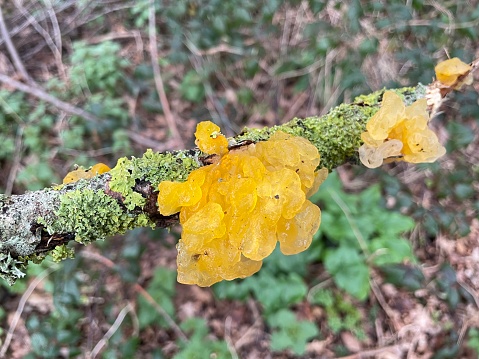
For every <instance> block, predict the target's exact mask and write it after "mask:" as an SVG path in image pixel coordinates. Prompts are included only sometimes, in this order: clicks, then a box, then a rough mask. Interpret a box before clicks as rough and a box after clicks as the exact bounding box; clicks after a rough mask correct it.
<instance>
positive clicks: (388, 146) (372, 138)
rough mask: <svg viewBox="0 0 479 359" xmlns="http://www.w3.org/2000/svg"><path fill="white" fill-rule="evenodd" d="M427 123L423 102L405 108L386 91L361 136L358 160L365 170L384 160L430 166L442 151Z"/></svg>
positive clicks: (377, 165)
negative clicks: (362, 142) (428, 164)
mask: <svg viewBox="0 0 479 359" xmlns="http://www.w3.org/2000/svg"><path fill="white" fill-rule="evenodd" d="M428 123H429V114H428V112H427V103H426V99H419V100H417V101H415V102H414V103H413V104H411V105H410V106H405V105H404V103H403V101H402V99H401V97H400V96H399V95H397V94H396V93H394V92H393V91H386V92H385V93H384V96H383V101H382V105H381V108H380V109H379V111H378V112H376V114H375V115H374V116H373V117H371V119H370V120H369V121H368V123H367V124H366V132H363V133H362V134H361V139H362V140H363V141H364V144H363V145H362V146H361V147H360V148H359V159H360V160H361V162H362V163H363V164H364V165H365V166H366V167H369V168H376V167H379V166H381V165H382V163H383V161H384V160H385V159H392V160H396V161H401V160H402V161H406V162H410V163H423V162H434V161H435V160H437V159H438V158H439V157H441V156H443V155H444V154H445V153H446V149H445V148H444V147H443V146H442V145H441V144H440V143H439V140H438V138H437V136H436V134H435V133H434V132H433V131H432V130H430V129H429V128H428Z"/></svg>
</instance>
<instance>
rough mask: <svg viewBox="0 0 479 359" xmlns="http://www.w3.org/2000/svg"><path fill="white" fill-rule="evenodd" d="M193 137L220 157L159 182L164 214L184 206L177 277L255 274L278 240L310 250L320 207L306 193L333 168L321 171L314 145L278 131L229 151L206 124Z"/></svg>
mask: <svg viewBox="0 0 479 359" xmlns="http://www.w3.org/2000/svg"><path fill="white" fill-rule="evenodd" d="M195 135H196V138H197V144H198V146H200V149H201V150H202V151H204V152H207V153H209V154H219V155H220V157H219V160H218V161H217V162H215V163H213V164H211V165H208V166H204V167H201V168H198V169H197V170H194V171H192V172H191V173H190V175H189V176H188V178H187V180H186V182H183V183H178V182H170V181H163V182H161V183H160V185H159V194H158V207H159V211H160V213H161V214H162V215H169V214H173V213H176V212H180V223H181V224H182V227H183V231H182V237H181V239H180V241H179V243H178V245H177V249H178V258H177V264H178V281H179V282H181V283H185V284H197V285H200V286H210V285H212V284H214V283H216V282H218V281H221V280H224V279H226V280H232V279H234V278H244V277H247V276H250V275H252V274H254V273H255V272H257V271H258V270H259V269H260V268H261V265H262V260H263V259H264V258H266V257H267V256H269V255H270V254H271V252H272V251H273V250H274V248H275V246H276V243H277V242H278V241H279V243H280V249H281V251H282V252H283V253H284V254H296V253H299V252H301V251H304V250H305V249H307V248H308V247H309V245H310V244H311V241H312V237H313V235H314V233H315V232H316V231H317V229H318V227H319V224H320V221H321V211H320V209H319V208H318V207H317V206H316V205H315V204H313V203H311V202H310V201H308V200H307V199H306V198H307V195H310V194H312V192H311V191H314V192H315V191H316V190H317V188H318V187H319V185H320V184H321V183H322V182H323V181H324V180H325V179H326V176H327V173H328V170H327V169H325V168H322V169H320V170H319V171H316V168H317V167H318V166H319V162H320V156H319V152H318V150H317V149H316V147H314V146H313V145H312V144H311V143H310V142H309V141H308V140H306V139H304V138H301V137H296V136H292V135H289V134H286V133H284V132H281V131H277V132H275V133H274V134H273V135H272V136H271V137H270V139H269V140H267V141H262V142H258V143H256V144H250V145H248V146H242V147H240V148H237V149H234V150H231V151H229V150H228V148H227V146H226V144H227V139H226V138H225V137H224V136H223V135H221V134H220V133H219V128H218V127H217V126H216V125H214V124H211V123H209V122H206V123H205V122H202V123H200V124H199V125H198V127H197V131H196V133H195ZM225 146H226V147H225Z"/></svg>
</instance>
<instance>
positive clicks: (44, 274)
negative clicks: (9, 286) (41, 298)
mask: <svg viewBox="0 0 479 359" xmlns="http://www.w3.org/2000/svg"><path fill="white" fill-rule="evenodd" d="M57 269H58V266H55V267H50V268H47V269H45V270H44V271H43V272H42V273H40V274H39V275H38V276H37V277H36V278H35V280H33V281H32V282H31V283H30V285H29V286H28V288H27V290H26V291H25V293H23V295H22V297H21V298H20V301H19V302H18V307H17V310H16V311H15V315H14V317H13V319H12V324H11V325H10V328H8V333H7V336H6V337H5V342H4V343H3V346H2V349H0V358H5V354H6V353H7V350H8V347H9V346H10V342H11V341H12V338H13V333H14V332H15V328H16V327H17V324H18V321H19V320H20V317H21V316H22V312H23V309H24V308H25V304H27V301H28V298H29V297H30V295H31V294H32V293H33V291H34V290H35V288H36V287H37V286H38V285H39V284H40V283H41V282H42V280H44V279H45V278H46V277H47V276H48V275H50V274H51V273H52V272H54V271H56V270H57Z"/></svg>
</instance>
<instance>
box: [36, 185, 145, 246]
mask: <svg viewBox="0 0 479 359" xmlns="http://www.w3.org/2000/svg"><path fill="white" fill-rule="evenodd" d="M55 215H56V219H55V220H54V221H53V222H50V223H48V222H46V221H45V220H44V219H39V221H38V222H39V223H43V224H45V225H46V230H47V231H48V233H50V234H53V233H74V234H75V241H77V242H79V243H83V244H87V243H90V242H92V241H95V240H100V239H104V238H106V237H107V236H112V235H115V234H120V233H125V232H126V231H127V230H129V229H133V228H136V227H141V226H145V225H151V226H154V224H153V223H152V222H151V221H150V220H149V219H148V217H147V216H146V215H144V214H135V213H129V212H125V211H124V209H122V207H121V206H120V204H119V203H118V202H117V201H116V200H115V199H114V198H112V197H110V196H108V195H106V194H105V193H104V192H103V191H102V190H97V191H94V190H91V189H84V190H75V191H71V192H67V193H65V194H64V195H63V196H61V198H60V206H59V208H58V210H56V211H55Z"/></svg>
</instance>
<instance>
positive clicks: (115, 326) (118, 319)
mask: <svg viewBox="0 0 479 359" xmlns="http://www.w3.org/2000/svg"><path fill="white" fill-rule="evenodd" d="M134 311H135V310H134V308H133V305H131V303H128V304H127V305H126V306H125V307H124V308H123V309H122V310H121V311H120V313H119V314H118V316H117V317H116V319H115V322H114V323H113V324H112V326H111V327H110V328H109V329H108V331H107V332H106V333H105V335H104V336H103V338H101V339H100V341H99V342H98V343H97V344H96V345H95V347H94V348H93V350H92V351H91V353H90V354H89V357H90V358H96V356H97V355H98V354H99V353H100V351H101V350H102V349H103V347H104V346H105V345H107V343H108V341H109V340H110V338H111V337H112V336H113V334H115V333H116V331H117V330H118V328H120V325H121V323H123V320H124V319H125V317H126V315H127V314H128V313H130V312H132V313H133V312H134Z"/></svg>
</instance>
